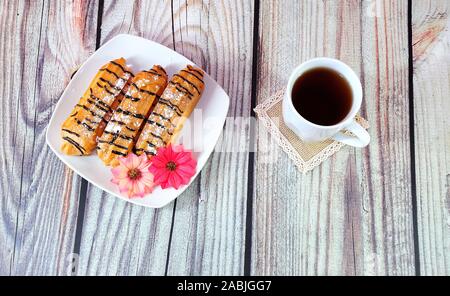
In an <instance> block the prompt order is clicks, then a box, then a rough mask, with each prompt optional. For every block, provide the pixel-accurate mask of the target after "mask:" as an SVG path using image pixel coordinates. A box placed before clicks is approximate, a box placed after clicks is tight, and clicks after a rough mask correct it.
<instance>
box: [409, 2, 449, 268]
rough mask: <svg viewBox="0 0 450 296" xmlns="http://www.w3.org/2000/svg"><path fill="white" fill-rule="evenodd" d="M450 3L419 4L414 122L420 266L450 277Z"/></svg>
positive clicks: (415, 10)
mask: <svg viewBox="0 0 450 296" xmlns="http://www.w3.org/2000/svg"><path fill="white" fill-rule="evenodd" d="M449 13H450V3H449V1H446V0H442V1H414V5H413V10H412V25H413V26H412V30H413V54H414V122H415V125H414V127H415V144H416V145H415V147H416V150H415V152H416V154H415V157H416V185H417V203H418V206H417V211H418V228H419V250H420V267H421V274H423V275H450V130H449V128H450V115H449V114H450V55H449V52H450V16H449Z"/></svg>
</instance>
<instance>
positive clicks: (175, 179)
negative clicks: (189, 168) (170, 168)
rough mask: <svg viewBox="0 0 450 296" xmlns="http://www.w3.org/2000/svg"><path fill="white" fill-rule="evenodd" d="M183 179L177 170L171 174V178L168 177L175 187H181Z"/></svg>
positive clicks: (171, 184)
mask: <svg viewBox="0 0 450 296" xmlns="http://www.w3.org/2000/svg"><path fill="white" fill-rule="evenodd" d="M182 181H183V180H182V179H181V177H180V176H179V175H178V174H177V173H175V172H173V173H172V174H170V176H169V179H168V183H169V184H170V186H171V187H173V188H175V189H178V188H180V186H181V183H182Z"/></svg>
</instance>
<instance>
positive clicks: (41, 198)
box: [0, 1, 97, 275]
mask: <svg viewBox="0 0 450 296" xmlns="http://www.w3.org/2000/svg"><path fill="white" fill-rule="evenodd" d="M96 9H97V6H96V3H95V2H90V1H73V2H66V3H63V2H61V1H2V2H1V4H0V15H2V17H1V20H0V36H1V37H0V40H2V41H1V46H0V69H2V71H0V81H1V82H0V91H1V100H2V101H1V104H0V112H1V114H3V115H4V117H3V119H2V121H1V122H0V138H1V141H2V144H1V145H0V155H1V161H0V174H2V175H1V178H0V179H1V189H0V195H1V196H2V198H1V200H0V211H1V215H2V216H1V223H0V241H1V248H0V274H18V275H24V274H33V275H40V274H66V271H67V266H70V262H68V261H67V260H71V259H72V256H71V253H72V250H73V237H74V225H75V221H76V217H77V209H78V187H79V181H80V179H79V178H78V177H77V176H75V175H74V174H73V173H72V172H71V171H70V170H69V169H67V168H66V167H65V166H64V165H63V164H62V163H61V162H60V161H59V160H58V159H57V157H56V156H55V155H54V154H53V153H52V152H51V151H50V149H49V148H48V147H47V145H46V144H45V131H46V126H47V124H48V121H49V119H50V116H51V114H52V111H53V107H54V105H55V104H56V102H57V99H58V97H59V96H60V94H61V93H62V90H63V89H64V87H65V85H66V84H67V82H68V79H67V78H65V77H68V76H69V75H70V72H71V68H73V67H74V66H75V65H77V64H79V63H80V62H81V61H82V60H83V59H85V58H86V57H87V55H88V54H89V52H91V51H92V50H93V49H94V47H95V37H94V38H93V37H91V36H95V35H92V33H93V32H95V28H94V26H95V22H96V14H95V12H96Z"/></svg>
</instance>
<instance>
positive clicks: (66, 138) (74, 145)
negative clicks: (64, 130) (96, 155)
mask: <svg viewBox="0 0 450 296" xmlns="http://www.w3.org/2000/svg"><path fill="white" fill-rule="evenodd" d="M63 140H65V141H67V142H69V143H70V144H72V146H73V147H75V148H77V149H78V151H80V153H81V155H84V152H85V151H86V150H85V149H84V148H83V147H82V146H81V145H80V144H78V143H77V142H76V141H75V140H74V139H72V138H69V137H63Z"/></svg>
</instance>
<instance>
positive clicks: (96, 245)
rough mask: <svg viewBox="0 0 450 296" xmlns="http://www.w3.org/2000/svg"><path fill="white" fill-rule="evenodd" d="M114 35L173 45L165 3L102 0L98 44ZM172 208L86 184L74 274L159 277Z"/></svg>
mask: <svg viewBox="0 0 450 296" xmlns="http://www.w3.org/2000/svg"><path fill="white" fill-rule="evenodd" d="M119 33H129V34H135V35H140V36H143V37H145V38H148V39H152V40H154V41H156V42H159V43H162V44H164V45H166V46H168V47H172V44H171V42H172V31H171V10H170V2H168V1H167V2H160V1H140V2H131V1H105V3H104V10H103V16H102V26H101V43H102V44H103V43H105V42H106V41H108V40H109V39H111V38H112V37H114V36H115V35H117V34H119ZM193 188H194V187H193ZM173 206H174V203H173V202H172V203H171V204H169V205H167V206H165V207H164V208H163V209H158V210H154V209H148V208H144V207H140V206H137V205H132V204H130V203H127V202H125V201H123V200H119V199H118V198H116V197H114V196H112V195H109V194H106V193H105V192H103V191H102V190H100V189H99V188H97V187H95V186H93V185H89V187H88V191H87V201H86V211H85V217H84V222H83V235H82V237H81V244H80V258H79V267H78V272H77V274H78V275H164V274H165V270H166V261H167V250H168V248H169V239H170V230H171V225H172V215H173Z"/></svg>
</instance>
